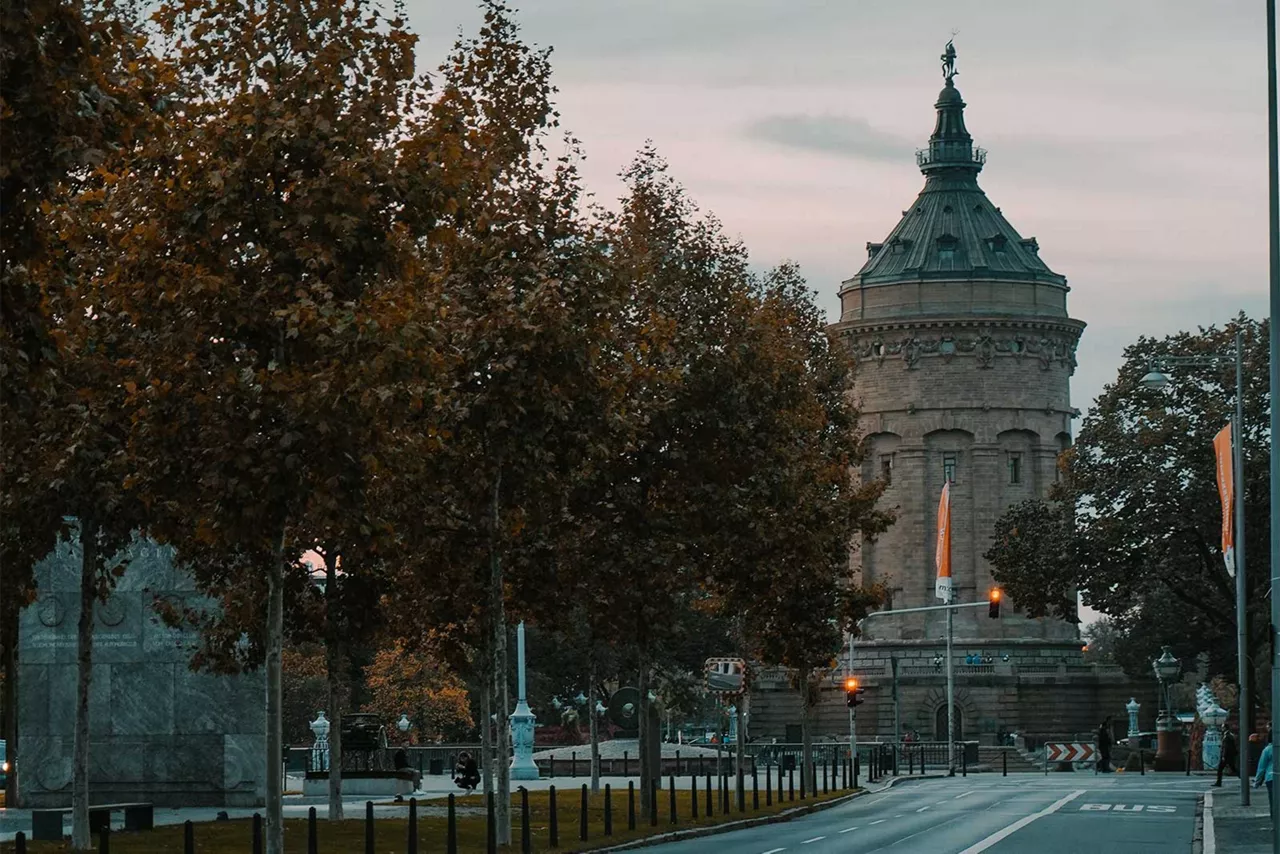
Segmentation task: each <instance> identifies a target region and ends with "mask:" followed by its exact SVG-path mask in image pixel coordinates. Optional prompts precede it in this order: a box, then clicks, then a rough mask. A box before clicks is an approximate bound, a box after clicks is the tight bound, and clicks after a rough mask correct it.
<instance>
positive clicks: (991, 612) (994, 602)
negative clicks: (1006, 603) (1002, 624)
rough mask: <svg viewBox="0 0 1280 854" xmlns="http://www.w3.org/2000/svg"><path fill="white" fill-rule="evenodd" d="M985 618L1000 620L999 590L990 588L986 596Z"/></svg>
mask: <svg viewBox="0 0 1280 854" xmlns="http://www.w3.org/2000/svg"><path fill="white" fill-rule="evenodd" d="M987 616H988V617H990V618H991V619H993V620H996V619H999V618H1000V588H999V587H992V588H991V593H990V594H988V595H987Z"/></svg>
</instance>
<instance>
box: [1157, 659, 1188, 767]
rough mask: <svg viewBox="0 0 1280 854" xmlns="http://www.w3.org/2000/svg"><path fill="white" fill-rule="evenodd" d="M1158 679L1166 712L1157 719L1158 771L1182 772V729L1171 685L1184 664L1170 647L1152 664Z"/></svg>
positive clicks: (1162, 712)
mask: <svg viewBox="0 0 1280 854" xmlns="http://www.w3.org/2000/svg"><path fill="white" fill-rule="evenodd" d="M1151 669H1152V670H1153V671H1155V674H1156V679H1158V680H1159V681H1160V693H1161V695H1162V696H1163V699H1164V710H1163V711H1161V712H1160V714H1159V715H1158V716H1157V717H1156V759H1155V769H1156V770H1157V771H1181V770H1182V768H1181V765H1182V728H1181V727H1180V726H1179V725H1178V721H1177V720H1176V719H1175V718H1174V716H1173V703H1172V701H1171V699H1170V696H1169V683H1170V682H1172V681H1174V680H1175V679H1177V678H1178V675H1179V674H1181V673H1182V662H1180V661H1179V660H1178V659H1176V658H1174V657H1173V654H1172V653H1171V652H1169V647H1167V646H1166V647H1164V654H1163V655H1161V656H1160V657H1159V658H1157V659H1156V660H1155V661H1153V662H1151Z"/></svg>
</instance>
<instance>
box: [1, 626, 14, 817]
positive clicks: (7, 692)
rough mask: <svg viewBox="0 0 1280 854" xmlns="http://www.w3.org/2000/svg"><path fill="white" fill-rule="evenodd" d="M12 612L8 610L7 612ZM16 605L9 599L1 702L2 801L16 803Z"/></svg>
mask: <svg viewBox="0 0 1280 854" xmlns="http://www.w3.org/2000/svg"><path fill="white" fill-rule="evenodd" d="M10 612H11V614H10ZM17 618H18V609H17V608H16V607H13V606H12V603H10V607H9V610H8V611H6V612H5V620H4V626H3V628H2V629H0V631H3V632H4V641H3V643H4V697H3V698H0V704H3V705H4V729H3V735H4V739H5V742H6V743H7V745H8V748H7V750H8V754H7V758H8V760H9V774H8V776H7V777H6V778H5V784H4V786H5V788H4V791H5V803H6V804H13V805H15V806H16V805H17V803H18V706H17V704H16V703H17V699H18V619H17Z"/></svg>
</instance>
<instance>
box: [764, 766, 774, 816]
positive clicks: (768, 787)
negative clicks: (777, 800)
mask: <svg viewBox="0 0 1280 854" xmlns="http://www.w3.org/2000/svg"><path fill="white" fill-rule="evenodd" d="M764 805H765V806H767V807H771V806H773V766H772V765H765V766H764Z"/></svg>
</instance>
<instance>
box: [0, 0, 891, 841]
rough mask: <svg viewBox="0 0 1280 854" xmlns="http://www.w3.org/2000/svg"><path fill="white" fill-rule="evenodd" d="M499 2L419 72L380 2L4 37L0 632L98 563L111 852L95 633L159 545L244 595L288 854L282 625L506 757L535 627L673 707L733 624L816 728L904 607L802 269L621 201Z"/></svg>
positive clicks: (636, 171)
mask: <svg viewBox="0 0 1280 854" xmlns="http://www.w3.org/2000/svg"><path fill="white" fill-rule="evenodd" d="M484 11H485V19H484V25H483V27H482V29H481V30H480V32H479V33H478V35H477V36H476V37H475V38H473V39H469V40H460V41H459V42H458V43H457V44H456V45H455V46H454V48H453V50H452V52H451V53H450V54H449V56H448V57H447V58H446V60H445V61H444V62H443V64H442V65H441V66H440V68H439V69H438V71H437V72H436V74H434V75H429V76H422V75H418V74H417V73H416V72H415V55H414V44H415V37H414V36H413V35H412V34H411V33H410V32H409V30H408V29H407V26H406V23H405V22H404V20H403V19H402V18H401V17H399V15H398V13H397V12H396V11H395V10H392V11H391V12H390V13H388V12H387V11H385V10H384V9H382V8H381V7H379V6H378V5H377V4H375V3H371V2H367V0H309V2H277V3H265V4H245V3H240V2H223V0H212V2H210V0H199V2H197V0H168V2H162V3H161V4H160V5H159V6H158V7H157V8H156V10H155V12H154V15H153V16H152V17H151V18H150V19H149V20H148V21H146V22H143V21H138V20H136V19H134V18H132V17H130V16H129V14H128V13H127V12H128V10H125V9H119V8H116V7H115V6H114V5H113V4H111V3H109V2H108V3H106V4H104V5H101V6H92V5H85V4H84V3H82V2H80V0H69V2H55V0H42V1H41V0H37V2H32V3H29V4H26V5H25V6H22V7H21V8H19V7H18V6H7V7H6V11H5V15H6V18H5V21H4V27H5V30H6V32H7V33H13V38H12V39H10V38H6V48H5V51H4V53H3V60H4V62H5V68H4V69H3V70H4V79H5V83H4V86H5V88H4V93H3V95H4V103H3V110H4V113H5V116H6V119H5V122H4V140H3V142H4V148H5V152H6V153H5V158H6V160H5V164H4V167H3V168H4V170H5V171H4V172H3V175H2V176H0V177H2V178H3V182H4V187H3V194H4V208H5V211H6V215H5V218H4V222H3V228H4V235H3V236H4V245H3V253H4V254H3V273H2V276H3V279H2V280H0V286H2V287H3V294H4V301H3V309H4V313H3V337H2V338H0V347H2V348H3V360H4V365H5V371H4V373H3V376H0V381H2V382H3V395H4V412H3V418H4V424H3V428H4V431H5V442H4V443H3V448H4V450H3V453H4V458H3V465H4V480H5V483H4V490H3V494H4V497H3V501H4V506H3V508H2V509H3V521H2V522H0V524H3V526H4V543H3V549H4V554H3V558H4V559H3V567H4V569H3V573H4V574H3V577H2V580H3V588H2V589H3V603H2V604H0V607H2V608H3V609H4V613H3V614H0V624H3V625H5V626H13V625H15V623H16V620H13V619H11V617H13V616H14V615H15V614H16V612H17V609H18V608H20V607H21V606H22V605H23V604H25V603H26V602H29V601H30V600H31V598H32V596H33V595H34V593H35V591H34V582H33V579H32V576H31V574H30V571H29V568H30V567H31V566H32V565H33V564H34V562H35V561H36V560H37V559H38V558H39V557H40V556H42V555H43V554H45V553H46V552H47V551H48V549H49V547H50V546H51V545H52V543H53V541H54V540H55V538H57V537H59V536H69V535H71V534H72V532H73V531H74V533H75V534H77V535H78V537H79V540H80V543H81V545H82V558H83V563H82V573H81V576H82V595H81V605H82V607H81V617H80V623H79V631H80V637H79V673H80V680H79V682H80V684H79V694H78V697H79V700H78V704H77V715H76V733H75V758H74V762H73V769H74V772H73V776H74V783H73V801H74V813H73V814H74V832H73V847H75V848H76V849H77V850H85V849H87V848H88V846H89V844H90V841H89V838H88V817H87V804H88V744H89V735H88V734H89V722H88V714H89V710H88V700H87V698H88V688H89V680H90V678H91V674H92V667H91V663H92V640H91V631H92V621H91V614H92V607H91V606H92V603H93V601H94V599H95V598H97V597H101V596H104V595H106V594H107V593H108V592H109V590H110V589H111V587H112V584H113V583H114V579H115V578H117V577H118V576H119V575H120V574H121V573H123V572H127V571H128V570H127V567H126V566H124V565H123V564H122V563H121V559H120V557H119V555H118V553H119V551H120V547H121V546H122V545H123V544H124V543H125V542H126V541H127V539H128V537H129V536H130V535H131V532H133V531H137V530H141V531H144V532H146V533H147V534H148V535H150V536H152V537H154V538H156V539H158V540H161V541H163V542H166V543H169V544H171V545H173V546H174V547H175V548H176V552H177V555H178V559H179V560H180V561H181V562H182V563H183V564H184V565H185V566H186V567H188V568H189V569H190V571H191V572H192V573H193V574H194V575H195V577H196V578H197V580H198V582H199V583H200V585H201V586H202V587H203V588H204V589H205V590H207V591H208V592H210V593H211V594H213V595H215V596H217V597H219V598H220V600H221V602H222V609H221V611H220V613H219V614H218V615H217V616H216V617H214V618H212V619H211V620H210V621H208V622H206V623H205V624H204V625H203V626H202V628H203V629H204V635H203V637H204V645H203V648H202V649H201V651H200V654H199V655H198V656H197V658H196V660H195V661H194V662H193V665H194V666H201V667H214V668H223V669H234V668H238V667H258V666H261V667H264V668H265V672H266V681H267V703H266V719H267V740H266V756H265V757H264V763H265V767H266V780H267V791H268V805H267V822H266V827H267V833H266V839H267V850H268V851H269V852H272V854H277V853H278V852H279V851H280V850H281V840H282V837H281V815H280V797H281V789H282V786H281V783H282V781H281V779H280V765H279V763H277V762H275V761H274V757H278V756H279V755H280V750H281V737H282V732H281V720H282V691H281V686H282V654H283V644H284V639H285V637H286V635H287V634H288V635H290V636H292V637H293V638H294V639H296V640H308V639H309V640H314V641H320V642H323V644H324V647H325V656H326V661H325V672H326V681H327V692H328V695H329V696H328V698H327V699H328V703H327V708H328V709H329V710H330V712H331V714H333V715H335V716H336V715H337V714H340V713H341V711H342V709H343V708H344V703H345V701H346V700H345V697H344V690H343V680H342V678H341V674H342V673H344V672H345V670H346V668H347V667H348V665H347V657H348V655H349V653H350V651H351V649H352V648H353V646H354V645H356V644H359V643H361V642H362V641H363V640H365V639H368V638H369V637H371V636H373V635H374V634H375V633H382V634H383V635H384V636H385V634H386V633H387V632H388V631H390V632H392V633H393V634H398V635H401V636H402V637H401V638H400V641H401V643H402V645H403V649H404V650H405V651H406V652H408V653H422V654H430V655H433V656H437V657H439V659H440V660H442V661H446V662H448V663H450V664H451V665H453V666H454V667H455V668H456V669H458V671H459V672H463V673H470V674H473V675H474V676H475V682H476V683H478V684H480V685H483V686H485V690H484V691H483V692H482V694H483V713H482V719H483V720H485V721H488V720H489V719H490V718H491V716H496V720H497V722H498V724H497V728H496V733H494V735H493V741H494V745H489V744H488V742H489V737H490V729H489V727H488V726H484V727H482V728H481V729H482V732H483V734H484V736H485V739H486V749H493V750H494V751H495V752H497V753H498V754H499V755H500V756H505V755H506V745H507V744H508V743H509V736H508V733H507V712H508V711H509V709H510V707H511V704H510V698H509V697H508V691H507V679H506V674H507V673H509V671H510V668H509V666H508V660H507V648H506V639H507V630H508V627H509V625H510V624H511V623H512V621H513V620H515V619H526V620H528V621H530V622H531V623H534V624H537V625H540V626H543V627H546V628H547V629H548V630H551V631H562V632H565V633H569V632H572V633H575V634H576V635H577V636H580V637H585V647H586V648H587V649H589V650H591V654H590V655H589V656H588V659H587V667H588V669H589V670H594V668H595V667H596V666H597V664H599V665H604V663H605V661H604V660H605V659H606V658H607V657H609V656H614V657H615V658H616V657H623V658H625V660H626V661H627V662H629V663H630V666H631V667H632V668H633V670H632V672H634V673H635V676H636V679H637V681H638V687H639V688H640V696H641V697H642V698H647V695H648V688H649V681H650V679H651V676H652V674H653V673H654V667H655V663H656V662H659V661H661V660H662V659H663V657H664V655H665V654H666V652H667V649H666V647H667V645H668V644H670V643H671V638H672V637H673V636H674V635H676V634H678V632H675V631H674V629H675V621H677V620H679V619H681V616H680V615H684V614H690V613H698V612H705V613H709V614H719V615H731V616H732V622H733V636H734V639H735V641H736V643H737V645H738V649H737V650H736V651H737V652H739V653H741V654H743V655H746V656H749V657H752V658H755V659H757V660H760V661H764V662H766V663H770V664H781V665H785V666H788V667H791V668H793V670H794V672H796V673H797V674H798V676H797V685H798V686H799V687H801V688H802V689H804V690H805V691H806V696H809V695H811V693H812V691H811V685H812V680H813V674H814V673H815V672H817V671H818V670H819V669H821V668H823V667H825V666H827V665H829V664H830V662H831V661H832V659H833V656H834V655H835V653H836V652H837V650H838V648H839V643H840V632H841V629H842V628H848V627H851V626H852V625H853V623H854V621H855V620H856V618H857V617H858V616H860V615H861V614H862V613H863V612H865V610H866V609H867V608H868V607H874V605H875V604H876V603H877V601H878V597H879V595H880V594H879V591H876V590H870V591H866V590H862V589H860V588H856V587H854V586H853V585H852V584H851V578H850V568H849V557H848V543H849V542H850V540H851V539H852V538H854V537H856V536H860V535H867V536H872V535H874V534H875V533H877V532H878V531H880V530H882V529H883V528H884V527H885V526H886V525H887V524H889V523H890V521H891V518H890V516H889V515H888V514H886V513H884V512H883V511H880V510H877V509H876V499H877V498H878V497H879V494H880V488H881V487H880V484H878V483H870V484H861V483H858V482H856V481H855V480H853V479H852V478H851V474H850V472H851V470H852V467H853V466H854V465H856V464H857V463H858V462H859V459H860V448H859V443H858V435H857V414H856V412H855V410H854V409H853V407H852V405H851V403H850V401H849V398H848V396H847V395H846V390H847V388H848V384H849V379H850V364H849V362H848V361H847V360H846V357H845V356H844V354H843V353H842V352H841V351H840V350H839V349H838V348H837V347H835V346H834V345H833V342H832V341H831V340H830V339H829V338H828V336H827V335H826V333H825V330H824V319H823V316H822V314H821V312H820V311H819V310H818V308H817V307H816V306H815V304H814V303H813V300H812V297H811V294H810V293H809V291H808V289H807V288H806V286H805V284H804V282H803V280H802V278H801V277H800V275H799V272H798V271H797V270H796V269H795V268H794V267H793V266H789V265H784V266H782V267H779V268H777V269H775V270H772V271H770V272H768V273H766V274H763V275H760V274H756V273H753V272H752V270H751V268H750V267H749V265H748V263H747V255H746V252H745V249H744V248H743V247H742V246H741V245H739V244H738V243H735V242H734V241H731V240H729V239H728V238H726V237H725V236H724V235H723V233H722V231H721V229H720V228H719V226H718V224H717V223H716V221H715V220H714V219H712V218H710V217H707V216H704V215H701V214H700V213H699V212H698V211H697V209H696V208H695V207H694V206H693V204H692V203H691V202H690V201H689V200H688V199H687V198H686V197H685V195H684V193H683V191H682V190H681V188H680V187H679V186H678V184H676V183H675V181H674V180H672V179H671V178H670V177H669V175H668V173H667V169H666V165H665V164H664V163H663V161H662V160H661V158H660V157H659V156H658V155H657V153H656V152H655V151H654V150H653V149H652V148H651V147H646V148H644V149H643V150H642V151H641V152H640V153H639V155H638V156H637V158H636V160H635V161H634V163H633V164H632V165H631V166H630V167H629V168H628V169H627V171H626V172H625V173H624V174H623V178H624V180H625V183H626V187H627V194H626V196H625V197H624V198H623V199H622V200H621V202H620V205H619V206H618V207H617V209H614V210H603V209H600V208H598V207H596V206H594V205H593V204H592V203H591V202H590V201H589V199H588V197H587V196H586V194H585V193H584V190H583V188H582V187H581V185H580V182H579V178H578V174H577V171H576V168H575V164H576V163H577V161H578V159H579V158H580V156H581V155H580V152H579V151H578V148H577V144H576V143H575V142H574V141H573V140H572V138H571V137H568V136H567V135H564V134H562V133H561V132H560V131H559V130H558V128H557V121H558V119H557V114H556V112H555V110H554V108H553V105H552V100H551V99H552V94H553V89H552V86H551V84H550V64H549V52H547V51H539V50H534V49H532V48H530V47H529V46H527V45H525V44H524V43H523V42H522V41H521V39H520V37H519V33H518V28H517V25H516V23H515V21H514V20H513V18H512V16H511V14H510V12H509V11H508V9H506V8H505V7H504V6H503V5H502V4H501V3H500V2H496V0H494V1H493V2H488V3H486V4H485V5H484ZM550 146H555V147H556V148H557V150H562V151H563V152H564V153H563V154H561V155H558V156H554V155H552V154H550V153H549V147H550ZM312 555H319V557H320V559H321V560H322V561H323V566H324V583H323V584H321V585H317V584H313V583H311V572H310V565H309V563H308V561H309V560H310V559H311V557H310V556H312ZM6 614H7V615H8V616H7V617H6V616H5V615H6ZM167 616H168V617H169V618H170V619H172V620H175V621H177V620H183V619H188V618H190V617H191V615H184V614H169V615H167ZM246 638H247V640H248V642H247V643H245V642H244V639H246ZM13 646H14V645H13V637H12V636H10V637H9V638H6V639H5V650H6V654H7V656H8V658H9V663H10V665H11V664H12V656H13V652H12V650H13ZM10 672H12V671H10ZM11 683H12V680H11V679H10V680H6V684H11ZM589 684H591V685H592V686H593V687H594V686H595V685H596V684H597V681H596V680H595V679H589ZM645 702H647V700H645V699H642V704H643V703H645ZM646 714H647V709H644V708H642V709H641V715H642V717H643V716H644V715H646ZM334 735H338V736H340V733H338V732H337V728H335V729H334V731H333V733H331V738H332V743H331V751H332V753H333V754H334V755H333V759H332V763H333V764H334V765H335V766H337V765H339V764H340V761H341V742H340V737H337V738H334ZM644 737H645V738H647V735H646V736H644ZM497 746H501V750H498V748H497ZM649 754H650V751H649V750H647V749H645V745H642V749H641V755H642V756H643V757H648V756H649ZM646 761H647V760H646ZM493 767H495V768H496V769H497V771H498V773H497V779H496V781H494V783H495V786H496V790H497V794H498V796H499V797H498V798H497V801H498V804H499V805H500V813H499V822H500V831H499V832H500V838H503V839H509V835H510V821H509V813H508V810H509V803H510V799H509V779H508V776H507V767H508V764H507V762H506V761H497V762H495V763H494V764H493ZM657 773H658V769H657V768H656V767H654V766H653V765H652V764H651V763H649V764H646V765H645V766H644V767H643V768H642V774H643V775H645V776H646V777H647V776H652V775H656V774H657ZM340 783H341V781H340V777H339V776H338V775H333V776H332V778H331V781H330V812H329V815H330V818H340V817H341V790H340ZM647 791H648V789H647V787H642V792H646V793H647Z"/></svg>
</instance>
